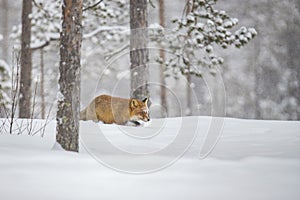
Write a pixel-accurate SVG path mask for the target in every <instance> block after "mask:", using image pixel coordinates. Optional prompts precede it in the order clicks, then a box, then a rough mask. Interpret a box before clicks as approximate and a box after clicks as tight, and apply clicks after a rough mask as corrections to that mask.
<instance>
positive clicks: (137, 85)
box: [130, 0, 149, 99]
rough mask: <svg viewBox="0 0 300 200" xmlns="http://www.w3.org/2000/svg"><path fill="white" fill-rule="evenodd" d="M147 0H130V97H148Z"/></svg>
mask: <svg viewBox="0 0 300 200" xmlns="http://www.w3.org/2000/svg"><path fill="white" fill-rule="evenodd" d="M147 27H148V11H147V0H130V30H131V34H130V62H131V66H130V76H131V92H130V93H131V97H133V98H137V99H143V98H145V97H149V90H148V79H149V68H148V61H149V51H148V49H147V43H148V30H147Z"/></svg>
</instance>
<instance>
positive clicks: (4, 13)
mask: <svg viewBox="0 0 300 200" xmlns="http://www.w3.org/2000/svg"><path fill="white" fill-rule="evenodd" d="M8 9H9V8H8V0H2V9H1V10H2V28H3V41H2V43H3V45H2V55H3V59H4V60H5V61H6V62H7V63H9V58H8V51H9V42H8V41H9V30H8V19H9V16H8V15H9V14H8V13H9V12H8Z"/></svg>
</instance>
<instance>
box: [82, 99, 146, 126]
mask: <svg viewBox="0 0 300 200" xmlns="http://www.w3.org/2000/svg"><path fill="white" fill-rule="evenodd" d="M147 102H148V98H145V99H144V100H143V101H140V100H138V99H134V98H131V99H124V98H119V97H112V96H109V95H100V96H98V97H96V98H95V99H94V100H93V101H92V102H91V103H90V104H89V105H88V106H87V107H86V108H85V109H84V110H82V111H81V112H80V119H81V120H93V121H102V122H103V123H106V124H112V123H116V124H120V125H125V124H126V123H128V122H132V123H134V124H136V125H138V124H139V121H145V122H147V121H150V118H149V109H148V106H147Z"/></svg>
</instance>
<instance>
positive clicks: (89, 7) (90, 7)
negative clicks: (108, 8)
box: [82, 0, 103, 12]
mask: <svg viewBox="0 0 300 200" xmlns="http://www.w3.org/2000/svg"><path fill="white" fill-rule="evenodd" d="M102 1H103V0H100V1H98V2H97V3H95V4H94V5H91V6H88V7H86V8H83V9H82V11H83V12H84V11H86V10H89V9H92V8H95V7H96V6H98V5H99V4H100V3H101V2H102Z"/></svg>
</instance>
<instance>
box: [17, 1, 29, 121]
mask: <svg viewBox="0 0 300 200" xmlns="http://www.w3.org/2000/svg"><path fill="white" fill-rule="evenodd" d="M31 12H32V3H31V1H28V0H23V5H22V35H21V76H20V98H19V117H20V118H29V117H30V114H31V113H30V110H31V103H30V99H31V71H32V61H31V59H32V57H31V49H30V40H31V19H30V16H29V15H30V14H31Z"/></svg>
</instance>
